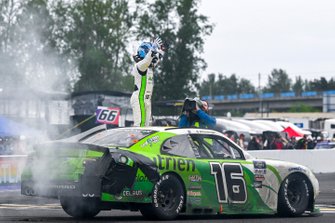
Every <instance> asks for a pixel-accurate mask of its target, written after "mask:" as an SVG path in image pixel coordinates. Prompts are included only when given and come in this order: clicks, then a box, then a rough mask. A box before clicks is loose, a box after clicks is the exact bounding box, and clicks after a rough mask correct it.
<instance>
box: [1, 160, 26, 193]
mask: <svg viewBox="0 0 335 223" xmlns="http://www.w3.org/2000/svg"><path fill="white" fill-rule="evenodd" d="M26 158H27V156H26V155H8V156H0V188H1V186H3V185H10V184H16V183H19V182H20V181H21V172H22V169H23V167H24V165H25V162H26Z"/></svg>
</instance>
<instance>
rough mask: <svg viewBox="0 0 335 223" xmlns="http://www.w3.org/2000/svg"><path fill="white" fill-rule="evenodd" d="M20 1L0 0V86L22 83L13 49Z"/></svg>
mask: <svg viewBox="0 0 335 223" xmlns="http://www.w3.org/2000/svg"><path fill="white" fill-rule="evenodd" d="M22 4H23V3H22V2H21V1H18V0H2V1H0V78H1V82H0V88H2V89H3V88H8V87H10V86H11V87H14V88H16V87H18V86H21V85H22V84H23V82H22V81H21V80H22V79H23V75H22V74H21V73H20V71H19V69H18V67H17V64H16V60H15V58H16V56H15V54H14V51H15V50H16V44H15V43H14V41H13V39H14V34H15V25H16V22H17V15H18V14H19V13H20V11H21V9H22Z"/></svg>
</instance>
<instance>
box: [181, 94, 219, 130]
mask: <svg viewBox="0 0 335 223" xmlns="http://www.w3.org/2000/svg"><path fill="white" fill-rule="evenodd" d="M193 102H194V103H193ZM193 104H194V105H193ZM208 112H209V106H208V103H207V101H202V100H200V99H199V98H194V99H193V100H189V99H185V102H184V106H183V110H182V114H181V115H180V117H179V123H178V127H179V128H187V127H200V128H210V129H214V128H215V126H216V118H215V117H213V116H211V115H209V114H208Z"/></svg>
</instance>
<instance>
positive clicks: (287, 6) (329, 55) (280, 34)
mask: <svg viewBox="0 0 335 223" xmlns="http://www.w3.org/2000/svg"><path fill="white" fill-rule="evenodd" d="M199 12H200V13H201V14H203V15H206V16H208V17H209V21H210V22H211V23H214V25H215V27H214V30H213V33H212V34H211V36H207V37H206V38H205V45H204V54H203V58H204V59H205V61H206V62H207V65H208V67H207V69H206V70H205V72H204V73H203V74H202V79H204V78H206V77H207V74H209V73H215V74H218V73H222V74H223V75H226V76H230V75H231V74H233V73H234V74H236V76H238V77H240V78H246V79H249V80H250V81H251V82H252V83H253V84H254V86H259V83H260V84H261V86H264V85H265V84H266V83H267V80H268V75H269V74H270V73H271V71H272V70H273V69H283V70H285V71H286V72H287V74H288V75H289V77H290V78H291V79H292V80H293V81H295V78H296V76H299V75H300V76H301V77H302V78H303V79H308V80H313V79H314V78H317V79H319V78H320V77H321V76H323V77H326V78H327V80H329V79H330V78H331V77H334V78H335V1H334V0H276V1H273V0H252V1H250V0H201V2H200V5H199ZM259 74H260V75H259ZM259 76H260V82H259Z"/></svg>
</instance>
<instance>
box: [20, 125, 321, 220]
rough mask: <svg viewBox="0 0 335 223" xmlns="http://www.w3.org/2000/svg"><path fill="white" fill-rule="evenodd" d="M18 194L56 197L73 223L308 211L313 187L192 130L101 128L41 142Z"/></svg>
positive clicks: (298, 169) (276, 164)
mask: <svg viewBox="0 0 335 223" xmlns="http://www.w3.org/2000/svg"><path fill="white" fill-rule="evenodd" d="M21 180H22V186H21V193H22V194H24V195H33V196H56V197H58V198H59V199H60V203H61V206H62V208H63V209H64V211H65V212H66V213H67V214H69V215H70V216H73V217H76V218H83V217H94V216H95V215H97V214H98V213H99V212H100V211H102V210H111V209H123V210H132V211H140V212H141V213H142V214H143V216H145V217H147V218H150V219H164V220H169V219H175V218H176V217H177V216H178V215H179V214H180V213H185V214H188V215H199V214H202V215H203V214H206V215H209V214H276V213H278V214H279V215H285V216H299V215H302V214H303V213H315V212H317V210H316V209H315V207H314V202H315V198H316V197H317V195H318V193H319V184H318V181H317V179H316V178H315V176H314V174H313V173H312V172H311V171H310V170H309V169H308V168H306V167H304V166H301V165H298V164H294V163H289V162H283V161H276V160H264V159H255V158H253V157H252V156H251V155H249V154H248V153H247V152H246V151H243V150H242V149H241V148H239V146H238V145H236V144H235V143H234V142H232V141H230V140H229V139H228V138H227V137H225V136H224V135H223V134H222V133H220V132H217V131H214V130H208V129H198V128H183V129H180V128H171V127H129V128H115V129H105V128H103V126H100V127H98V128H95V129H91V130H89V131H88V132H85V133H81V134H79V135H76V136H73V137H71V138H68V139H64V140H59V141H53V142H49V143H43V144H41V145H39V146H38V147H36V148H35V152H34V153H33V154H31V155H30V156H29V157H28V161H27V164H26V167H25V168H24V171H23V173H22V178H21Z"/></svg>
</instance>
